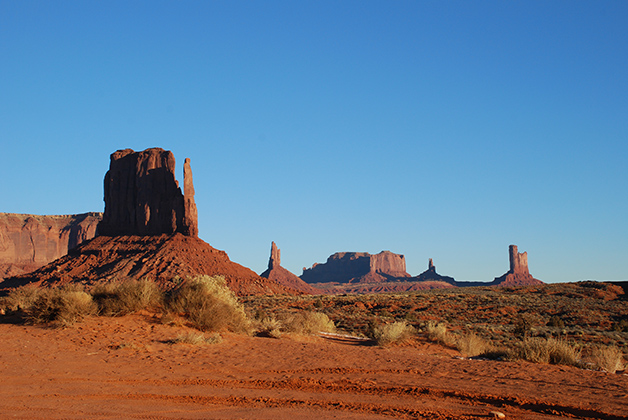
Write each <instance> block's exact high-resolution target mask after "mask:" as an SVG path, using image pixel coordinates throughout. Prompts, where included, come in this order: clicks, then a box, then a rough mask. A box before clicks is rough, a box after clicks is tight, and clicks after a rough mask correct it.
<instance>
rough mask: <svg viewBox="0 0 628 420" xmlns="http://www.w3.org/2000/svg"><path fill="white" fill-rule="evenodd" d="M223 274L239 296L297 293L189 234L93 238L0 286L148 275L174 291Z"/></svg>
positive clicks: (48, 284) (105, 279) (100, 280)
mask: <svg viewBox="0 0 628 420" xmlns="http://www.w3.org/2000/svg"><path fill="white" fill-rule="evenodd" d="M203 274H206V275H211V276H213V275H222V276H224V277H225V279H226V281H227V285H228V286H229V288H230V289H231V290H233V291H234V292H235V293H236V294H238V295H250V294H274V293H287V294H295V293H296V291H294V290H291V289H288V288H286V287H284V286H281V285H279V284H277V283H276V282H274V281H272V280H269V279H265V278H262V277H260V276H258V275H257V274H255V273H254V272H253V271H252V270H250V269H248V268H246V267H243V266H241V265H240V264H237V263H234V262H232V261H231V260H229V257H228V256H227V254H226V253H225V252H224V251H219V250H217V249H214V248H212V247H211V246H210V245H209V244H207V243H206V242H204V241H202V240H201V239H199V238H197V237H193V236H186V235H183V234H180V233H176V234H174V235H160V236H117V237H110V236H97V237H96V238H94V239H92V240H90V241H87V242H84V243H83V244H81V245H79V246H78V247H76V248H75V249H73V250H71V251H70V253H69V254H68V255H66V256H64V257H61V258H60V259H58V260H56V261H54V262H52V263H51V264H48V265H46V266H45V267H42V268H40V269H39V270H37V271H34V272H33V273H30V274H26V275H23V276H18V277H13V278H10V279H7V280H5V281H4V282H3V283H0V288H11V287H18V286H22V285H25V284H35V285H40V286H60V285H64V284H68V283H83V284H88V285H89V284H94V283H98V282H102V281H108V280H125V279H129V278H131V279H152V280H155V281H156V282H157V283H158V284H159V285H160V286H161V287H162V288H164V289H172V288H175V287H177V286H178V285H179V284H180V283H181V282H183V281H185V280H186V279H188V278H190V277H193V276H196V275H203Z"/></svg>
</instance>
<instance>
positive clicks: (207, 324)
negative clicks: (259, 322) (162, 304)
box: [166, 275, 250, 332]
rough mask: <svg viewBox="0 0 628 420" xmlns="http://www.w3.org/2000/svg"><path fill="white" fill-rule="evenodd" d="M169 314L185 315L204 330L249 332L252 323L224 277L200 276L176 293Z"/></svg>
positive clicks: (168, 308)
mask: <svg viewBox="0 0 628 420" xmlns="http://www.w3.org/2000/svg"><path fill="white" fill-rule="evenodd" d="M166 312H172V313H176V314H184V315H185V316H187V319H188V320H189V321H190V323H191V324H192V325H193V326H194V327H195V328H198V329H199V330H202V331H225V330H229V331H233V332H248V331H249V329H250V321H249V319H248V318H247V316H246V313H245V312H244V307H243V306H242V305H241V304H240V303H239V302H238V299H237V298H236V296H235V294H234V293H233V292H232V291H231V290H230V289H229V288H228V287H227V285H226V283H225V279H224V277H222V276H206V275H202V276H197V277H195V278H193V279H191V280H188V281H187V282H185V283H184V284H183V285H182V286H181V287H180V288H179V289H177V290H175V291H174V292H173V293H172V294H171V295H170V297H169V299H168V301H167V303H166Z"/></svg>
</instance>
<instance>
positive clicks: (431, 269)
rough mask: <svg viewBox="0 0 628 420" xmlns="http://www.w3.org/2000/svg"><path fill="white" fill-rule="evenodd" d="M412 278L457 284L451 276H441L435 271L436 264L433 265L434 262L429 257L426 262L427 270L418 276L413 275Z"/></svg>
mask: <svg viewBox="0 0 628 420" xmlns="http://www.w3.org/2000/svg"><path fill="white" fill-rule="evenodd" d="M412 279H413V280H416V281H421V282H445V283H448V284H451V285H453V286H456V285H458V283H456V280H454V278H453V277H449V276H441V275H440V274H438V273H437V272H436V266H435V265H434V262H433V261H432V259H431V258H430V259H429V262H428V264H427V270H425V271H424V272H422V273H421V274H419V275H418V276H416V277H413V278H412Z"/></svg>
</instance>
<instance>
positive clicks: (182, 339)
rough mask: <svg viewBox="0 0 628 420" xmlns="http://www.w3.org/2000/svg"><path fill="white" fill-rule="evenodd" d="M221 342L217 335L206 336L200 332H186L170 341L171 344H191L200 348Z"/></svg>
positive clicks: (219, 336)
mask: <svg viewBox="0 0 628 420" xmlns="http://www.w3.org/2000/svg"><path fill="white" fill-rule="evenodd" d="M221 342H222V337H221V335H220V334H218V333H214V334H211V335H210V336H206V335H205V334H204V333H202V332H197V331H188V332H185V333H181V334H179V335H178V336H177V338H175V339H174V340H172V343H173V344H191V345H193V346H201V345H205V344H218V343H221Z"/></svg>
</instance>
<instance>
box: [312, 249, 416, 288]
mask: <svg viewBox="0 0 628 420" xmlns="http://www.w3.org/2000/svg"><path fill="white" fill-rule="evenodd" d="M405 277H410V275H409V274H408V273H407V272H406V259H405V257H404V256H403V255H400V254H394V253H392V252H390V251H382V252H380V253H379V254H375V255H371V254H369V253H366V252H338V253H336V254H333V255H332V256H330V257H329V258H327V262H325V263H323V264H314V265H313V266H312V267H311V268H309V269H306V268H304V269H303V274H302V275H301V279H302V280H303V281H305V282H307V283H327V282H335V283H378V282H385V281H390V280H393V281H394V280H397V279H400V278H405Z"/></svg>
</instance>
